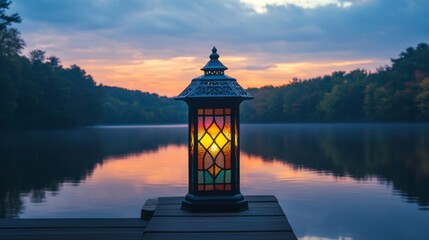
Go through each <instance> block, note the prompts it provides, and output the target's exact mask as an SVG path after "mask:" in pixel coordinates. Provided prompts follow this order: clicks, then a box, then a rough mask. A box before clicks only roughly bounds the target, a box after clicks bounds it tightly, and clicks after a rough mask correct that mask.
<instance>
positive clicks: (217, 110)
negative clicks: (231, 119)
mask: <svg viewBox="0 0 429 240" xmlns="http://www.w3.org/2000/svg"><path fill="white" fill-rule="evenodd" d="M215 115H223V109H222V108H217V109H215Z"/></svg>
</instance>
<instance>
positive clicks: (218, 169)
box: [214, 165, 222, 176]
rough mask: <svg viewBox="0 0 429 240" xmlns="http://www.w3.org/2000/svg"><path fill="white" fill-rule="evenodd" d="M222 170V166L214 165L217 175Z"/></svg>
mask: <svg viewBox="0 0 429 240" xmlns="http://www.w3.org/2000/svg"><path fill="white" fill-rule="evenodd" d="M220 170H222V169H221V168H220V167H218V166H217V165H214V174H215V176H217V175H218V173H219V172H220Z"/></svg>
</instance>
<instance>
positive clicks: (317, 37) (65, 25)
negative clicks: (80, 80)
mask: <svg viewBox="0 0 429 240" xmlns="http://www.w3.org/2000/svg"><path fill="white" fill-rule="evenodd" d="M12 12H18V13H19V14H20V15H21V17H22V19H23V22H22V23H21V24H19V25H16V27H17V28H18V29H19V30H20V31H21V33H22V36H23V38H24V40H25V41H26V44H27V47H26V49H25V51H24V54H25V53H28V51H30V50H32V49H42V50H44V51H46V52H47V55H48V56H49V55H55V56H57V57H59V58H60V59H61V60H62V64H63V65H64V66H69V65H71V64H77V65H79V66H81V67H82V68H84V69H85V70H86V71H87V72H88V73H89V74H91V75H92V76H93V77H94V78H95V80H96V81H97V82H98V83H103V84H105V85H112V86H120V87H125V88H129V89H139V90H142V91H148V92H157V93H159V94H161V95H167V96H174V95H177V94H178V93H180V92H181V90H182V89H184V88H185V87H186V86H187V85H188V83H189V82H190V81H191V79H192V78H194V77H196V76H198V75H201V72H200V70H199V69H200V68H201V67H203V66H204V65H205V63H206V62H207V61H208V56H209V55H210V53H211V48H212V47H213V46H216V47H217V48H218V53H219V54H220V56H221V57H220V60H221V61H222V62H223V63H224V64H225V65H226V66H227V67H229V70H228V71H227V74H228V75H230V76H233V77H235V78H237V79H238V81H239V82H240V84H241V85H242V86H244V87H260V86H264V85H275V86H277V85H283V84H287V83H288V81H289V80H291V79H292V78H293V77H299V78H309V77H314V76H319V75H323V74H329V73H331V72H332V71H334V70H346V71H347V70H351V69H355V68H364V69H368V70H375V69H376V68H377V67H378V66H382V65H386V64H389V59H390V58H395V57H397V56H398V54H399V53H400V52H401V51H403V50H405V48H407V47H409V46H414V47H415V46H416V45H417V44H418V43H420V42H426V43H428V42H429V17H428V13H429V2H428V0H344V1H343V0H61V1H60V0H13V3H12V5H11V10H10V11H9V13H12Z"/></svg>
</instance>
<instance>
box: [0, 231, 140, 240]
mask: <svg viewBox="0 0 429 240" xmlns="http://www.w3.org/2000/svg"><path fill="white" fill-rule="evenodd" d="M142 237H143V229H142V228H36V229H32V228H24V229H19V230H17V229H1V230H0V239H2V240H76V239H79V240H97V239H100V240H125V239H126V240H141V239H142Z"/></svg>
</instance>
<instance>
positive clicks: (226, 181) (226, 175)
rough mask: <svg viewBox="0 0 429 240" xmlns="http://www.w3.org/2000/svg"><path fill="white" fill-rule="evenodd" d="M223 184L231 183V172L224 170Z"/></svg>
mask: <svg viewBox="0 0 429 240" xmlns="http://www.w3.org/2000/svg"><path fill="white" fill-rule="evenodd" d="M225 183H231V170H225Z"/></svg>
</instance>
